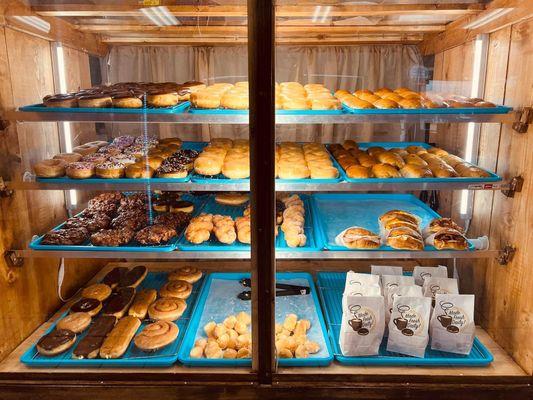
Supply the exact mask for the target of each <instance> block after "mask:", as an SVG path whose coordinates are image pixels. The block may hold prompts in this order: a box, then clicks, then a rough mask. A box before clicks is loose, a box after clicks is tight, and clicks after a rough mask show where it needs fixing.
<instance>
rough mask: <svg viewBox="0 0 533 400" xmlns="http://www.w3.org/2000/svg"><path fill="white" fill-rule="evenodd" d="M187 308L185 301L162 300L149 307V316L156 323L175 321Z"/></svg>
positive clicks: (174, 299)
mask: <svg viewBox="0 0 533 400" xmlns="http://www.w3.org/2000/svg"><path fill="white" fill-rule="evenodd" d="M186 308H187V303H186V302H185V300H182V299H176V298H161V299H158V300H156V301H154V302H153V303H152V304H150V307H148V315H149V316H150V318H151V319H155V320H156V321H159V320H162V321H175V320H177V319H178V318H179V317H181V316H182V315H183V313H184V311H185V309H186Z"/></svg>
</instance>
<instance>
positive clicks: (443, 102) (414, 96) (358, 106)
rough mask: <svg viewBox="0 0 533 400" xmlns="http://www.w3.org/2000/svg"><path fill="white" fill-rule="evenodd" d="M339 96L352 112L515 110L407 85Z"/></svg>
mask: <svg viewBox="0 0 533 400" xmlns="http://www.w3.org/2000/svg"><path fill="white" fill-rule="evenodd" d="M335 97H336V98H337V99H338V100H340V101H341V102H342V107H343V109H344V110H345V111H346V112H348V113H351V114H506V113H508V112H509V111H511V110H512V108H511V107H506V106H499V105H496V104H494V103H491V102H489V101H485V100H483V99H480V98H469V97H465V96H459V95H440V94H435V93H420V92H416V91H414V90H411V89H408V88H405V87H401V88H398V89H395V90H391V89H389V88H381V89H378V90H376V91H374V92H372V91H371V90H368V89H360V90H356V91H355V92H353V93H350V92H349V91H347V90H342V89H341V90H337V91H336V92H335Z"/></svg>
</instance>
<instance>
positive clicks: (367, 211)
mask: <svg viewBox="0 0 533 400" xmlns="http://www.w3.org/2000/svg"><path fill="white" fill-rule="evenodd" d="M311 204H312V207H313V215H314V218H313V222H314V225H313V228H314V230H315V231H316V232H317V236H320V237H321V238H322V239H321V240H322V242H323V243H324V247H325V248H326V249H327V250H335V251H383V250H389V251H401V250H397V249H393V248H392V247H390V246H384V245H382V246H381V247H379V248H377V249H364V250H358V249H348V248H346V247H344V246H339V245H338V244H336V243H335V237H336V236H337V235H338V234H339V233H341V232H342V231H343V230H344V229H346V228H349V227H351V226H361V227H363V228H366V229H369V230H371V231H372V232H374V233H376V234H379V220H378V219H379V217H380V216H381V215H382V214H384V213H386V212H387V211H390V210H398V209H399V210H405V211H409V212H411V213H413V214H415V215H417V216H419V217H420V218H421V219H422V221H421V224H420V226H421V228H422V229H423V228H424V227H425V226H426V225H428V224H429V222H430V221H431V220H432V219H433V218H439V217H440V215H439V214H437V213H436V212H435V211H433V210H432V209H431V208H430V207H429V206H428V205H427V204H425V203H423V202H422V201H420V200H419V199H417V198H416V197H415V196H413V195H412V194H352V193H346V194H340V193H339V194H314V195H312V201H311ZM469 248H470V249H473V245H472V244H469ZM424 250H427V251H437V250H436V249H435V247H433V246H428V245H425V246H424Z"/></svg>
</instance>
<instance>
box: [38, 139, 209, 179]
mask: <svg viewBox="0 0 533 400" xmlns="http://www.w3.org/2000/svg"><path fill="white" fill-rule="evenodd" d="M203 147H204V143H200V142H183V144H182V149H188V150H198V151H201V150H202V149H203ZM192 173H193V172H192V171H189V173H188V174H187V176H186V177H184V178H158V177H153V178H138V179H136V178H116V179H115V178H113V179H107V178H87V179H72V178H69V177H68V176H62V177H60V178H36V180H37V182H41V183H65V184H69V183H73V182H75V183H76V184H94V183H113V184H121V183H146V184H148V183H151V182H153V183H182V182H189V181H190V180H191V175H192Z"/></svg>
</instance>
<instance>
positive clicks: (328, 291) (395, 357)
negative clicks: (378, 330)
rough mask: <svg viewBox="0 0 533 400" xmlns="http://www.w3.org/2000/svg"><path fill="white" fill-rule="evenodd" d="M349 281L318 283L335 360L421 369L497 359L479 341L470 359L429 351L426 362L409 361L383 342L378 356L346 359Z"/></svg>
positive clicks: (327, 276) (320, 277)
mask: <svg viewBox="0 0 533 400" xmlns="http://www.w3.org/2000/svg"><path fill="white" fill-rule="evenodd" d="M345 281H346V272H318V273H317V283H318V291H319V293H320V299H321V301H322V305H323V306H324V314H325V316H326V323H327V325H328V334H329V338H330V340H331V343H332V345H333V349H334V352H335V359H336V360H337V361H338V362H340V363H341V364H347V365H381V366H383V365H411V366H412V365H420V366H444V367H452V366H463V367H480V366H486V365H488V364H490V363H491V362H492V361H493V360H494V357H493V356H492V354H491V353H490V351H489V350H488V349H487V348H486V347H485V346H484V345H483V344H482V343H481V341H480V340H479V339H478V338H477V337H476V338H475V339H474V346H473V347H472V351H471V352H470V354H469V355H467V356H464V355H460V354H453V353H447V352H444V351H438V350H431V346H428V347H427V348H426V354H425V356H424V358H417V357H409V356H406V355H403V354H398V353H392V352H388V351H387V350H386V348H387V340H386V339H385V340H383V342H382V343H381V346H380V349H379V355H377V356H364V357H353V356H352V357H349V356H343V355H342V352H341V350H340V346H339V334H340V328H341V321H342V293H343V291H344V283H345Z"/></svg>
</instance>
